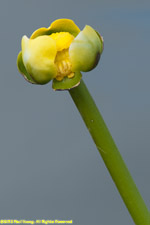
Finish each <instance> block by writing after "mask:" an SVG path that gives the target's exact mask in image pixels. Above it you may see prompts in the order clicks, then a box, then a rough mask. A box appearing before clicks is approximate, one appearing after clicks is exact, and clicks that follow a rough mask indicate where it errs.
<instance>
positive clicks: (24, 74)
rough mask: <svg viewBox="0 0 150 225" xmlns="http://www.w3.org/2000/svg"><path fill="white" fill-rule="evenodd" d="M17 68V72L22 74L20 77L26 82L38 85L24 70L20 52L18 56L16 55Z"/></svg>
mask: <svg viewBox="0 0 150 225" xmlns="http://www.w3.org/2000/svg"><path fill="white" fill-rule="evenodd" d="M17 67H18V70H19V72H20V73H21V74H22V76H23V77H24V78H25V80H26V81H28V82H29V83H31V84H38V83H36V82H35V81H34V80H33V79H32V77H31V76H30V75H29V73H28V72H27V70H26V68H25V66H24V64H23V60H22V52H19V54H18V57H17Z"/></svg>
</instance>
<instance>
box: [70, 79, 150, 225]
mask: <svg viewBox="0 0 150 225" xmlns="http://www.w3.org/2000/svg"><path fill="white" fill-rule="evenodd" d="M69 92H70V95H71V97H72V99H73V101H74V103H75V105H76V106H77V108H78V110H79V112H80V114H81V116H82V118H83V120H84V122H85V124H86V126H87V128H88V130H89V132H90V134H91V136H92V138H93V140H94V142H95V144H96V147H97V149H98V151H99V153H100V154H101V156H102V158H103V160H104V163H105V165H106V167H107V169H108V171H109V173H110V175H111V177H112V179H113V181H114V182H115V184H116V186H117V189H118V191H119V193H120V195H121V197H122V199H123V201H124V203H125V205H126V207H127V208H128V210H129V213H130V215H131V217H132V218H133V220H134V222H135V224H137V225H150V213H149V211H148V209H147V207H146V205H145V203H144V201H143V199H142V197H141V195H140V193H139V191H138V189H137V187H136V185H135V183H134V181H133V179H132V177H131V175H130V173H129V171H128V169H127V167H126V165H125V163H124V161H123V159H122V157H121V155H120V153H119V151H118V149H117V147H116V145H115V143H114V141H113V139H112V136H111V134H110V133H109V130H108V128H107V127H106V124H105V122H104V120H103V118H102V116H101V114H100V113H99V110H98V108H97V106H96V104H95V102H94V100H93V99H92V97H91V95H90V93H89V91H88V89H87V87H86V86H85V84H84V82H83V80H81V83H80V85H79V86H78V87H76V88H73V89H71V90H70V91H69Z"/></svg>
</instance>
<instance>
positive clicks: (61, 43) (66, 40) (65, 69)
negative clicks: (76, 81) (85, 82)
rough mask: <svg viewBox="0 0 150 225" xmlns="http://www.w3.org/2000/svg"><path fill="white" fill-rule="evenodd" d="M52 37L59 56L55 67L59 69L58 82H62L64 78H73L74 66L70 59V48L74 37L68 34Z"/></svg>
mask: <svg viewBox="0 0 150 225" xmlns="http://www.w3.org/2000/svg"><path fill="white" fill-rule="evenodd" d="M50 37H51V38H52V39H53V40H55V41H56V48H57V54H56V57H55V65H56V68H57V75H56V80H58V81H61V80H63V78H64V77H66V76H67V77H68V78H72V77H74V73H73V72H72V70H71V69H72V65H71V62H70V59H69V46H70V44H71V42H72V41H73V39H74V36H73V35H71V34H70V33H68V32H59V33H53V34H51V35H50Z"/></svg>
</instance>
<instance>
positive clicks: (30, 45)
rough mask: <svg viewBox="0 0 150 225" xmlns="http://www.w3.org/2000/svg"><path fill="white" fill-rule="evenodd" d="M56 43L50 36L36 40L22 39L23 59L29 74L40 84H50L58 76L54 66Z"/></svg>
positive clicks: (24, 37)
mask: <svg viewBox="0 0 150 225" xmlns="http://www.w3.org/2000/svg"><path fill="white" fill-rule="evenodd" d="M56 53H57V50H56V43H55V41H54V40H53V39H52V38H50V37H49V36H45V35H44V36H39V37H37V38H35V39H28V38H27V37H26V36H23V38H22V59H23V63H24V65H25V67H26V70H27V72H28V73H29V74H30V75H31V77H33V79H34V80H35V81H36V82H37V83H40V84H45V83H47V82H49V81H50V80H51V79H52V78H54V77H55V75H56V66H55V64H54V60H55V56H56Z"/></svg>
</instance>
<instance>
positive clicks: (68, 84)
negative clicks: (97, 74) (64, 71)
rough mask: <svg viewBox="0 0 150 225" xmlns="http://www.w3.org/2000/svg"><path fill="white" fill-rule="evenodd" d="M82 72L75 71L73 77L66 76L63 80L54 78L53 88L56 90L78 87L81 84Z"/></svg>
mask: <svg viewBox="0 0 150 225" xmlns="http://www.w3.org/2000/svg"><path fill="white" fill-rule="evenodd" d="M81 78H82V74H81V73H80V72H75V75H74V77H73V78H68V77H64V79H63V80H62V81H58V80H56V79H53V84H52V88H53V89H54V90H55V91H63V90H70V89H72V88H74V87H77V86H78V85H79V84H80V80H81Z"/></svg>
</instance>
